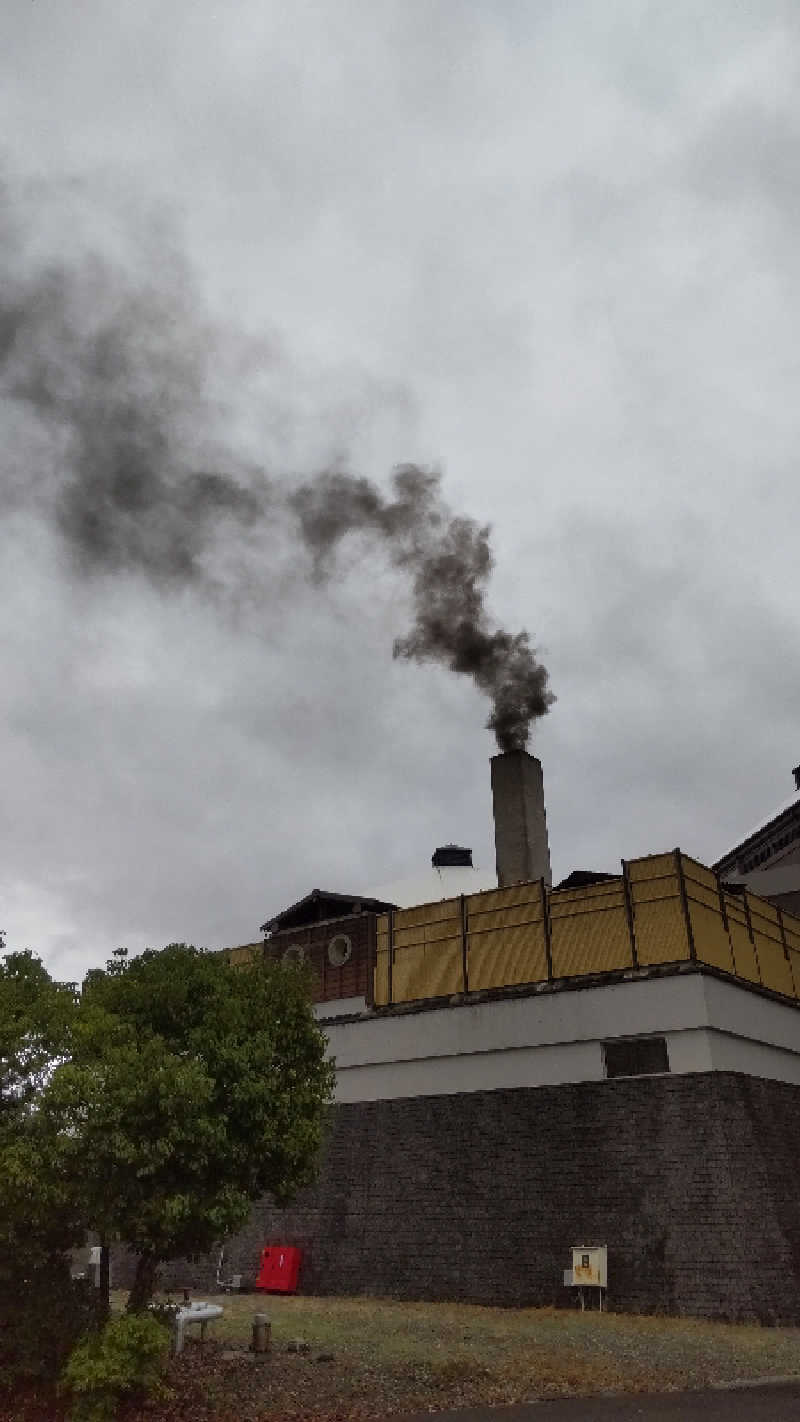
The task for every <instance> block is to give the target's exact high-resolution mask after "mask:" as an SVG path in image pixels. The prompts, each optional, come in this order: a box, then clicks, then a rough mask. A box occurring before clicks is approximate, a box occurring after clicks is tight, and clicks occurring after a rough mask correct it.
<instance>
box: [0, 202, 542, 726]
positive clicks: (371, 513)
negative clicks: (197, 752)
mask: <svg viewBox="0 0 800 1422" xmlns="http://www.w3.org/2000/svg"><path fill="white" fill-rule="evenodd" d="M0 241H2V243H3V248H4V250H3V258H4V260H3V276H4V278H5V279H4V280H3V281H2V284H0V401H2V406H3V408H4V411H5V419H4V424H6V426H7V428H8V429H9V430H10V431H11V432H12V434H11V436H10V437H9V440H7V441H5V444H4V447H5V449H6V455H7V461H6V469H5V471H4V483H6V484H7V485H8V487H9V490H10V487H11V484H12V482H13V473H14V470H15V469H17V470H18V469H19V467H20V459H19V458H18V457H17V458H16V460H15V459H14V458H13V457H12V454H11V452H10V451H11V450H12V449H13V445H14V438H15V433H14V432H16V437H19V430H20V428H21V427H22V426H25V427H26V428H28V430H29V431H30V427H31V426H32V425H35V426H36V428H37V429H38V430H39V432H40V434H41V432H42V431H44V433H45V435H46V439H44V441H42V440H41V439H40V441H39V443H38V445H37V444H36V442H35V441H29V442H28V445H27V446H26V459H25V461H24V479H25V486H26V490H27V492H28V494H29V495H31V496H33V497H35V498H36V500H37V501H38V504H39V507H40V508H41V507H46V508H47V509H48V512H49V516H50V517H51V519H52V521H53V523H54V525H55V527H56V529H57V531H58V534H59V535H60V538H61V540H62V542H63V545H64V547H65V548H66V550H67V552H68V555H69V557H70V559H71V561H72V564H73V566H74V568H75V569H76V570H77V571H78V573H79V574H80V575H81V576H84V577H92V576H97V575H100V574H102V575H119V574H134V575H139V576H143V577H145V578H146V579H148V580H149V581H150V582H152V583H153V584H155V585H158V586H162V587H172V588H175V587H178V586H187V585H197V586H198V587H201V588H206V589H213V588H214V577H213V574H212V573H211V572H210V566H211V562H212V560H211V555H212V554H213V551H214V548H215V547H216V546H217V545H218V543H219V542H220V541H221V540H222V539H225V540H228V541H229V540H230V539H231V537H232V536H233V537H234V538H235V537H236V535H237V533H238V535H240V536H241V537H242V538H244V537H245V536H247V537H248V538H250V539H252V538H254V537H255V538H256V540H257V541H258V542H259V543H261V544H263V551H264V557H265V559H267V558H268V557H269V552H270V545H271V540H272V541H273V544H274V540H275V538H278V537H281V538H285V537H287V536H289V537H294V536H296V537H297V538H298V540H300V542H301V543H302V544H303V545H304V547H305V549H306V550H307V552H308V554H309V564H308V572H309V577H310V578H311V579H312V580H313V581H316V582H322V581H324V580H325V579H326V578H328V577H329V576H331V575H332V574H333V573H334V572H335V571H336V566H337V563H336V555H337V552H338V551H339V548H340V546H341V544H342V542H343V540H344V539H345V538H347V537H348V536H349V535H351V534H354V533H358V534H361V535H364V534H366V535H368V536H370V537H371V538H372V539H373V540H374V542H375V543H376V544H378V545H380V546H382V547H383V548H384V549H385V550H386V552H387V553H388V556H389V558H390V560H391V562H392V564H393V565H394V566H395V567H397V568H400V569H402V570H403V571H404V572H405V573H406V574H407V576H408V579H409V582H410V588H411V594H412V604H413V623H412V626H411V628H410V630H409V631H408V632H407V633H406V634H405V635H403V636H400V637H398V638H397V639H396V641H395V644H394V655H395V656H396V657H404V658H407V659H408V660H410V661H417V662H437V663H440V664H442V665H444V666H446V667H449V668H450V670H452V671H454V672H457V673H459V674H462V675H465V676H468V677H470V678H471V679H472V680H473V682H474V683H475V685H476V686H477V687H479V688H480V690H481V691H482V692H484V693H485V694H486V695H487V696H488V697H489V699H490V701H491V705H492V710H491V715H490V717H489V720H488V723H487V724H488V726H489V727H490V728H491V729H492V730H493V731H494V733H495V735H496V737H497V742H498V745H499V747H500V748H501V750H515V749H519V748H521V747H524V745H525V744H526V742H527V739H528V735H529V730H530V726H531V723H532V721H533V720H535V719H536V718H537V717H539V716H543V715H544V714H545V713H546V712H547V710H548V709H549V707H550V705H551V704H552V701H553V699H554V698H553V696H552V694H551V692H550V691H549V690H548V677H547V672H546V670H545V668H544V667H543V666H542V665H541V664H540V663H539V662H538V661H537V659H536V656H535V653H534V649H533V648H532V646H531V644H530V639H529V636H528V634H527V632H518V633H515V634H512V633H509V632H506V631H505V630H503V629H502V628H500V627H496V626H494V625H493V623H492V621H491V619H490V616H489V614H488V612H487V609H486V593H487V588H488V584H489V579H490V577H491V572H492V568H493V558H492V553H491V548H490V543H489V529H488V528H487V527H481V526H480V525H479V524H477V523H476V522H475V521H474V520H472V519H470V518H466V517H462V516H458V515H454V514H453V513H452V512H451V510H450V509H449V508H448V506H447V504H446V503H445V501H444V499H443V497H442V492H441V480H440V475H439V474H438V473H437V472H436V471H432V470H426V469H422V468H419V467H417V466H416V465H401V466H399V467H398V468H396V469H395V470H394V472H393V474H392V475H391V488H390V491H389V492H388V493H387V492H384V491H383V490H382V489H380V488H379V487H378V486H376V485H375V484H374V483H372V482H371V481H370V480H369V479H366V478H363V477H358V476H355V475H352V474H348V473H346V472H341V471H336V470H325V471H323V472H321V473H320V474H319V475H317V476H316V477H313V478H312V479H310V480H307V481H306V482H304V483H303V484H302V485H300V487H297V486H296V485H295V486H293V485H292V482H291V480H290V479H289V478H288V477H286V476H283V475H278V476H275V475H274V474H270V476H269V477H268V476H267V474H266V472H264V471H261V470H253V469H252V468H245V467H244V466H243V465H242V464H241V462H240V461H237V460H236V459H235V458H234V457H233V456H232V454H231V453H230V451H229V449H228V448H226V447H225V445H224V441H223V440H221V439H220V438H219V434H218V427H219V425H220V416H221V412H220V409H219V403H218V395H217V394H216V393H215V388H214V386H213V382H212V380H211V373H212V371H213V369H214V367H215V360H216V347H217V346H218V345H219V343H220V342H221V343H222V344H224V342H223V341H222V337H221V336H220V333H219V332H212V331H211V330H210V328H209V327H208V326H204V324H203V323H202V321H201V320H200V319H199V317H198V316H197V314H196V303H195V302H194V299H193V297H192V294H191V292H190V291H188V290H187V289H185V287H184V284H183V282H182V281H178V282H177V283H173V285H172V286H171V287H169V286H168V287H167V289H165V288H164V285H163V283H162V285H161V286H159V285H158V284H157V283H153V282H149V281H141V282H138V283H137V282H136V281H133V280H132V279H131V278H129V277H126V276H125V275H123V274H121V273H120V272H119V271H117V270H116V269H114V268H113V267H112V266H110V265H108V264H104V263H102V262H100V261H98V260H95V259H91V260H86V261H83V262H78V261H76V262H73V263H61V264H53V265H49V266H44V267H40V268H38V269H29V267H28V264H26V262H25V261H24V260H21V258H22V257H23V256H24V253H23V252H21V251H20V248H19V244H17V246H16V247H15V246H14V244H13V242H12V241H11V238H10V233H9V229H8V228H5V229H4V231H3V233H2V235H1V236H0ZM222 424H223V427H224V418H223V419H222ZM4 502H6V505H7V507H10V506H11V504H12V502H13V501H12V500H10V499H9V500H4ZM286 515H289V517H288V519H287V517H286ZM287 530H288V533H287ZM267 595H269V594H268V593H266V592H265V596H267Z"/></svg>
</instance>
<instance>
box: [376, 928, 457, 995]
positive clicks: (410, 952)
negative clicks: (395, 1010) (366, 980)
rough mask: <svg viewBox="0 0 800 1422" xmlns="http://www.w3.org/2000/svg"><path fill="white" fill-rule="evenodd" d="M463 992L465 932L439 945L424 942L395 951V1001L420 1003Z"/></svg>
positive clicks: (393, 987) (393, 973)
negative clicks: (432, 945) (421, 999)
mask: <svg viewBox="0 0 800 1422" xmlns="http://www.w3.org/2000/svg"><path fill="white" fill-rule="evenodd" d="M457 992H463V979H462V962H461V935H460V934H459V935H458V937H457V938H451V939H449V940H442V941H441V942H440V943H437V944H436V946H435V947H426V946H424V945H420V946H419V947H415V948H398V949H396V950H395V955H394V963H393V966H392V1000H393V1001H394V1002H416V1001H417V1000H418V999H419V998H425V997H445V996H450V995H452V994H453V993H457Z"/></svg>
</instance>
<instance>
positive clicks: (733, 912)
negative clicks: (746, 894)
mask: <svg viewBox="0 0 800 1422" xmlns="http://www.w3.org/2000/svg"><path fill="white" fill-rule="evenodd" d="M724 898H725V912H726V914H727V916H728V934H729V936H730V941H731V947H732V949H733V962H734V972H735V973H736V976H737V978H743V979H744V980H745V982H748V983H758V982H760V981H761V978H760V975H759V971H758V962H757V959H756V950H755V948H754V947H753V944H752V942H751V940H750V933H749V930H748V927H747V917H746V915H745V912H744V908H743V905H742V901H741V899H740V898H738V897H737V896H736V895H735V894H725V895H724Z"/></svg>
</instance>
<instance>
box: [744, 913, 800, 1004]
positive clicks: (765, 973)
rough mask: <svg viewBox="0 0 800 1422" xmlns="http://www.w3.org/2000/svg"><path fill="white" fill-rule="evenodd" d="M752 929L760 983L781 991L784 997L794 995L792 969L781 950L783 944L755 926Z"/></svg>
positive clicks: (774, 990) (775, 990)
mask: <svg viewBox="0 0 800 1422" xmlns="http://www.w3.org/2000/svg"><path fill="white" fill-rule="evenodd" d="M753 931H754V936H755V940H756V952H757V954H758V966H759V968H760V969H761V982H762V985H763V986H764V987H767V988H772V991H773V992H782V993H784V995H785V996H786V997H794V995H795V994H794V983H793V981H792V970H791V967H790V966H789V963H788V960H787V958H786V954H785V953H784V951H783V944H782V943H781V942H780V941H779V940H778V939H777V938H773V937H768V936H767V934H766V933H758V932H756V931H755V926H754V930H753Z"/></svg>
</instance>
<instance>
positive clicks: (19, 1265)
mask: <svg viewBox="0 0 800 1422" xmlns="http://www.w3.org/2000/svg"><path fill="white" fill-rule="evenodd" d="M76 1011H77V999H76V994H75V992H74V990H73V989H72V988H71V987H67V986H62V985H59V984H57V983H54V982H53V981H52V979H51V978H50V976H49V974H48V973H47V971H46V969H45V968H44V967H43V965H42V964H41V963H40V962H39V961H38V959H36V958H34V957H33V955H32V954H31V953H9V954H7V955H6V957H5V958H4V959H0V1382H2V1383H4V1384H10V1383H12V1382H13V1381H14V1380H15V1379H16V1378H18V1377H19V1376H20V1375H25V1376H32V1377H33V1376H53V1375H54V1374H55V1373H56V1372H57V1371H58V1367H59V1366H60V1364H61V1362H62V1361H63V1359H64V1357H65V1356H66V1353H68V1352H69V1349H70V1347H71V1345H72V1343H73V1342H74V1341H75V1339H76V1337H77V1335H78V1333H79V1332H80V1331H81V1330H82V1328H83V1327H85V1326H86V1324H87V1322H89V1321H91V1316H92V1314H93V1310H94V1303H95V1300H94V1299H93V1298H92V1297H91V1296H82V1295H81V1292H80V1290H73V1289H72V1287H71V1284H70V1267H69V1266H70V1250H71V1249H72V1247H73V1246H74V1245H76V1244H79V1243H80V1242H81V1239H82V1237H83V1235H84V1233H85V1229H86V1225H85V1219H84V1216H83V1213H82V1208H81V1201H80V1197H79V1190H78V1189H77V1185H76V1182H75V1181H74V1180H72V1179H70V1178H68V1176H67V1175H66V1174H65V1172H64V1171H63V1169H62V1168H61V1163H60V1160H59V1154H58V1149H57V1146H58V1143H57V1142H54V1141H53V1139H52V1137H51V1135H50V1133H49V1130H48V1129H47V1128H46V1124H45V1122H44V1120H43V1118H42V1115H41V1113H40V1111H39V1109H38V1107H39V1103H40V1101H41V1098H42V1095H43V1093H44V1092H45V1091H46V1089H47V1086H48V1083H49V1082H50V1080H51V1079H52V1076H53V1072H54V1071H55V1069H56V1067H57V1066H58V1063H59V1062H60V1061H63V1060H64V1059H65V1056H66V1054H67V1052H68V1050H69V1041H70V1035H71V1031H72V1025H73V1022H74V1019H75V1014H76ZM45 1307H46V1308H47V1312H48V1316H49V1318H50V1320H51V1326H50V1327H49V1328H48V1329H46V1330H44V1331H43V1330H42V1316H43V1309H44V1308H45Z"/></svg>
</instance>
